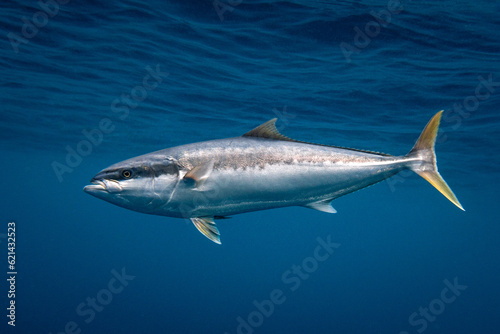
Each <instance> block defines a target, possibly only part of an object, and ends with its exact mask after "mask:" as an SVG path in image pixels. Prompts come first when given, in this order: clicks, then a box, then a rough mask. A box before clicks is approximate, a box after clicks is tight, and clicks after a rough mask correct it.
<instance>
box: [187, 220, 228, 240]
mask: <svg viewBox="0 0 500 334" xmlns="http://www.w3.org/2000/svg"><path fill="white" fill-rule="evenodd" d="M190 219H191V221H192V222H193V224H194V226H196V228H197V229H198V231H200V232H201V233H202V234H203V235H204V236H206V237H207V238H208V239H210V240H212V241H213V242H215V243H216V244H219V245H220V244H221V242H220V233H219V229H218V228H217V225H215V222H214V219H213V218H212V217H196V218H190Z"/></svg>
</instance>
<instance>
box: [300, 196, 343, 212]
mask: <svg viewBox="0 0 500 334" xmlns="http://www.w3.org/2000/svg"><path fill="white" fill-rule="evenodd" d="M331 202H332V200H331V199H325V200H321V201H318V202H312V203H309V204H306V205H304V206H305V207H306V208H309V209H314V210H318V211H322V212H328V213H337V210H335V209H334V208H333V207H332V204H331Z"/></svg>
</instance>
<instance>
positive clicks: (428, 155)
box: [406, 110, 465, 211]
mask: <svg viewBox="0 0 500 334" xmlns="http://www.w3.org/2000/svg"><path fill="white" fill-rule="evenodd" d="M442 114H443V111H442V110H441V111H440V112H438V113H437V114H436V115H434V117H432V119H431V120H430V121H429V123H427V125H426V126H425V129H424V131H422V133H421V134H420V137H419V138H418V140H417V142H416V143H415V146H413V148H412V149H411V151H410V153H408V154H407V155H406V157H407V158H408V159H409V161H410V164H409V168H410V169H411V170H412V171H414V172H415V173H417V174H418V175H420V176H421V177H423V178H424V179H426V180H427V181H428V182H429V183H430V184H432V185H433V186H434V188H436V189H437V190H439V191H440V192H441V194H443V195H444V196H445V197H446V198H447V199H449V200H450V201H451V202H452V203H453V204H455V205H456V206H458V207H459V208H460V209H462V210H464V208H463V207H462V205H461V204H460V202H459V201H458V199H457V197H456V196H455V194H454V193H453V191H452V190H451V189H450V187H449V186H448V184H446V181H445V180H444V179H443V178H442V177H441V175H439V172H438V168H437V163H436V153H435V152H434V144H435V143H436V136H437V133H438V128H439V121H440V120H441V115H442ZM464 211H465V210H464Z"/></svg>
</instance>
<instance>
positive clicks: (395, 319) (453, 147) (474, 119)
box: [0, 0, 500, 334]
mask: <svg viewBox="0 0 500 334" xmlns="http://www.w3.org/2000/svg"><path fill="white" fill-rule="evenodd" d="M227 3H229V2H226V4H227ZM232 3H233V6H232V7H231V9H228V10H227V11H225V12H224V13H223V14H222V18H223V20H221V18H220V17H219V15H218V13H217V10H216V9H215V8H214V5H213V2H212V1H201V0H200V1H149V2H137V1H106V2H105V4H103V3H100V2H97V1H85V2H84V3H83V2H77V1H71V2H69V3H67V4H61V5H59V10H58V12H57V14H55V15H54V16H53V17H50V18H49V19H48V22H43V21H40V22H42V23H46V24H45V25H44V26H43V27H40V28H39V30H38V32H37V33H36V35H34V36H31V38H26V39H25V40H24V42H22V43H21V44H19V45H18V49H17V52H16V50H15V48H13V46H12V44H11V42H10V41H9V37H10V38H11V39H12V38H13V37H12V36H14V35H13V34H15V35H17V36H20V37H22V36H23V24H25V23H23V22H25V21H31V20H33V16H34V15H35V17H36V18H35V19H41V20H43V15H42V16H40V14H37V13H38V12H39V11H40V10H41V9H40V5H39V4H37V2H36V1H16V2H14V1H11V2H8V4H5V3H2V4H1V5H0V7H1V8H0V12H1V13H2V14H1V16H0V26H1V28H2V36H3V38H2V39H1V40H0V45H1V49H0V66H1V68H2V71H1V72H0V99H1V100H0V101H1V103H0V138H1V141H0V149H1V156H2V157H3V158H2V169H1V171H2V177H1V179H2V198H1V203H2V210H1V215H2V216H1V220H0V221H1V222H2V223H1V226H3V227H2V228H1V230H0V242H1V249H2V254H5V255H2V258H4V259H5V258H6V239H5V233H6V230H7V222H8V221H9V220H15V221H16V223H17V269H18V273H19V274H18V276H17V291H16V292H17V293H16V303H17V318H16V320H17V321H16V324H17V325H16V328H15V329H13V328H10V326H7V325H6V321H7V319H6V317H5V315H4V314H3V313H6V311H5V307H7V302H8V300H7V297H6V293H7V285H6V284H5V279H1V280H0V281H1V282H2V284H1V286H0V288H1V289H2V291H0V296H1V298H0V303H1V305H2V309H3V310H4V311H3V313H2V317H1V319H3V320H2V321H1V325H0V326H2V333H3V332H4V329H3V328H7V327H9V328H8V329H6V330H9V332H18V333H35V332H36V333H50V332H52V333H58V332H62V331H64V328H65V326H66V324H67V323H68V322H70V321H74V322H75V323H77V324H78V326H79V327H78V329H79V330H81V332H82V333H152V332H165V333H224V332H228V333H231V334H232V333H236V332H237V326H238V320H237V319H238V317H242V318H244V319H247V318H248V316H249V315H251V313H252V312H254V311H255V310H256V308H255V306H254V305H253V301H254V300H256V301H262V300H264V299H269V296H270V293H271V291H273V290H274V289H280V290H282V291H283V293H284V296H285V298H286V300H285V302H284V303H282V304H281V305H276V306H275V310H274V312H273V314H272V315H270V316H269V317H266V318H265V319H264V321H263V323H262V324H261V325H260V326H258V327H257V328H253V330H254V331H255V333H394V334H399V333H401V332H403V333H404V332H405V331H406V332H408V333H419V332H418V330H423V329H424V328H423V325H418V326H412V325H411V324H410V323H409V320H408V318H409V317H410V316H411V315H412V313H414V312H418V311H419V308H420V307H429V304H430V303H432V302H434V304H433V305H434V306H436V305H438V304H436V303H438V302H436V301H435V300H436V298H440V295H441V291H442V290H443V288H445V283H444V282H443V281H444V280H446V279H448V280H449V281H453V279H454V278H455V277H456V278H457V280H458V282H459V284H461V285H466V286H467V288H466V289H465V291H463V292H462V294H461V295H460V296H458V297H457V298H456V300H455V301H454V302H453V303H451V304H446V306H445V309H444V311H443V312H442V313H440V314H439V315H438V316H437V317H436V318H435V319H433V321H428V322H427V325H428V326H427V328H426V329H425V331H424V332H425V333H483V332H485V333H493V332H496V331H497V330H498V328H499V327H500V321H499V318H498V314H499V312H500V306H499V304H498V300H499V298H500V292H499V291H500V289H499V288H498V277H499V275H500V270H499V260H498V259H499V255H500V246H499V243H498V238H499V235H500V227H499V224H498V223H499V221H498V220H499V219H498V216H499V215H498V203H499V195H498V190H497V189H496V188H497V186H498V184H499V181H500V177H499V167H498V166H499V164H500V154H499V153H500V150H499V148H500V135H499V131H498V128H499V126H500V117H499V114H498V111H499V105H500V85H494V86H492V87H490V90H491V91H490V92H489V93H490V94H489V96H487V97H486V96H485V98H484V99H482V100H480V101H479V100H477V98H475V94H476V92H475V90H476V88H477V87H478V84H479V83H480V79H479V77H482V78H484V79H488V78H490V77H491V80H492V81H493V82H495V83H496V82H500V65H499V64H500V62H499V60H500V44H499V40H500V19H499V16H498V13H499V10H500V5H499V2H495V1H485V0H478V1H473V2H472V1H440V2H439V3H435V2H431V1H402V3H401V4H402V6H403V10H402V11H401V12H399V13H393V14H391V17H390V22H389V23H388V24H384V26H383V27H380V25H378V24H377V23H375V22H376V21H375V18H374V17H373V16H372V15H371V14H370V13H371V12H372V11H375V12H377V13H380V11H382V10H384V9H387V6H388V2H386V1H342V2H333V1H332V2H331V3H335V4H329V2H315V1H242V2H240V3H239V2H235V1H233V2H232ZM52 10H53V12H54V9H53V7H52ZM23 20H24V21H23ZM387 21H388V19H387ZM367 26H368V28H370V27H371V28H373V29H375V30H373V31H374V33H372V36H373V37H371V38H369V40H366V39H365V40H364V41H362V40H357V42H358V43H356V31H357V29H361V30H364V29H365V27H367ZM377 27H378V28H377ZM377 29H380V30H377ZM26 32H27V30H26V29H25V33H26ZM360 42H364V44H360ZM342 43H345V44H342ZM347 44H349V45H351V46H352V47H358V50H359V53H353V54H352V55H351V57H350V62H348V61H347V59H346V57H345V56H344V54H343V52H342V50H341V47H340V46H341V45H344V46H346V45H347ZM147 66H150V67H151V68H156V67H157V66H158V68H159V69H160V70H161V71H162V72H168V73H169V74H168V76H166V77H164V78H163V79H162V82H161V83H160V84H159V85H158V86H157V87H156V88H155V89H153V90H149V91H147V97H145V98H144V100H143V101H140V102H138V103H137V105H136V106H135V107H134V108H128V113H127V114H124V110H126V109H124V108H125V107H124V103H123V102H118V103H117V102H116V99H120V97H121V96H122V94H125V95H126V94H131V92H132V90H133V89H134V87H136V86H138V85H139V86H141V85H142V83H143V79H144V77H145V76H146V75H147V73H148V71H147V70H146V67H147ZM135 92H136V93H137V92H139V90H137V89H136V90H135ZM486 92H488V91H487V90H486V89H485V88H484V87H482V88H481V89H480V93H481V94H485V93H486ZM486 95H487V94H486ZM475 101H479V103H478V104H477V105H476V104H474V102H475ZM464 104H465V107H464ZM120 107H121V109H120ZM459 108H462V109H463V110H464V111H466V112H467V114H465V113H461V112H459ZM465 108H468V109H469V111H467V110H466V109H465ZM442 109H444V110H445V115H444V118H443V121H442V126H441V130H442V133H441V135H440V137H439V140H438V144H437V147H436V150H437V154H438V158H439V166H440V172H441V173H442V175H443V176H444V178H445V179H446V180H447V181H448V183H449V184H450V186H451V187H452V188H453V190H454V191H455V193H456V194H457V196H458V198H459V199H460V201H461V202H462V204H463V205H464V207H465V209H466V210H467V211H466V212H462V211H460V210H459V209H457V208H456V207H454V206H453V205H452V204H451V203H449V202H448V201H447V200H446V199H445V198H444V197H443V196H442V195H440V194H439V193H438V192H437V191H436V190H434V189H433V188H432V187H431V186H430V185H429V184H427V182H425V181H424V180H422V179H420V178H419V177H418V176H415V175H409V174H403V175H402V176H401V177H400V178H397V179H393V180H392V181H389V182H382V183H381V184H378V185H376V186H374V187H370V188H368V189H366V190H363V191H360V192H357V193H354V194H351V195H349V196H346V197H344V198H340V199H338V200H336V201H335V202H334V203H333V205H334V207H335V208H336V209H337V210H338V213H337V214H335V215H329V214H325V213H321V212H317V211H313V210H308V209H304V208H285V209H278V210H270V211H262V212H255V213H249V214H244V215H237V216H234V217H233V218H232V219H230V220H224V221H220V222H219V223H218V225H219V229H220V231H221V233H222V242H223V243H222V245H221V246H217V245H215V244H213V243H211V242H210V241H208V240H207V239H206V238H204V237H203V236H202V235H201V234H200V233H199V232H197V231H196V229H195V228H194V227H193V226H192V225H191V224H190V223H187V222H186V221H184V220H180V219H174V218H166V217H159V216H148V215H143V214H139V213H136V212H132V211H127V210H125V209H122V208H118V207H115V206H113V205H110V204H109V203H106V202H103V201H100V200H97V199H96V198H93V197H91V196H88V195H87V194H85V193H84V192H83V191H82V187H83V186H84V185H86V184H88V181H89V179H90V178H91V177H92V176H93V175H94V174H95V173H97V172H98V171H99V170H101V169H103V168H105V167H107V166H108V165H110V164H112V163H115V162H117V161H121V160H124V159H126V158H129V157H133V156H136V155H139V154H143V153H148V152H151V151H154V150H158V149H162V148H165V147H169V146H174V145H179V144H184V143H189V142H195V141H200V140H208V139H215V138H224V137H230V136H237V135H240V134H243V133H245V132H246V131H248V130H250V129H252V128H253V127H255V126H257V125H258V124H260V123H263V122H265V121H266V120H268V119H271V118H274V117H278V118H280V120H279V122H278V126H279V128H280V130H281V131H282V132H283V133H284V134H285V135H287V136H290V137H292V138H297V139H301V140H306V141H311V142H318V143H324V144H334V145H339V146H347V147H355V148H363V149H369V150H375V151H382V152H386V153H391V154H405V153H406V152H407V151H408V150H409V149H410V148H411V146H412V144H413V143H414V141H415V140H416V138H417V137H418V135H419V133H420V131H421V130H422V129H423V127H424V125H425V124H426V122H427V121H428V120H429V119H430V117H431V116H432V115H433V114H434V113H435V112H437V111H439V110H442ZM106 118H107V119H109V120H110V122H112V126H113V130H112V131H111V132H110V133H107V134H105V135H104V136H103V138H102V142H101V143H99V144H98V145H93V146H92V147H91V149H92V152H91V153H90V154H88V155H87V156H85V157H83V158H82V161H81V162H77V163H75V165H74V166H73V167H72V168H71V172H67V173H64V174H62V175H61V178H60V179H59V178H58V177H57V175H56V173H55V172H54V168H53V166H54V163H55V162H57V163H60V164H66V162H65V159H66V155H67V150H68V148H69V149H70V150H71V149H76V148H77V147H78V145H79V143H82V142H83V141H84V140H85V136H84V134H83V133H82V131H84V130H86V131H90V130H92V129H95V128H97V127H98V126H99V122H101V120H102V119H106ZM80 145H81V144H80ZM328 236H331V239H332V240H333V241H334V242H336V243H339V244H340V247H339V248H338V249H337V250H336V251H335V253H334V254H333V255H332V256H331V257H330V258H328V260H326V261H324V262H321V263H319V265H318V268H317V270H315V271H314V272H312V273H310V276H309V277H308V278H307V279H306V280H302V281H301V285H300V287H299V288H298V289H297V290H296V291H291V290H290V287H291V286H292V285H291V284H287V283H285V282H284V281H283V280H282V275H283V274H284V273H285V272H286V271H287V270H290V269H291V268H292V266H293V265H300V264H301V263H302V262H303V261H304V260H305V259H307V258H308V257H310V256H312V255H313V254H314V249H315V248H316V246H317V245H318V243H317V241H316V239H317V238H318V237H320V238H323V239H326V238H327V237H328ZM2 263H4V265H5V266H4V269H3V271H4V272H5V273H6V272H7V269H6V261H5V260H2ZM122 268H125V270H126V272H127V274H129V275H133V276H135V278H134V279H133V280H132V281H130V283H129V284H128V286H126V287H125V288H124V289H123V291H122V292H121V293H120V294H116V295H114V296H113V299H112V301H111V302H110V303H109V304H108V305H106V306H105V307H104V310H102V312H99V313H96V316H95V319H93V321H91V322H90V323H86V322H85V319H87V318H86V317H82V316H80V315H78V314H77V312H76V308H77V306H78V305H79V304H80V303H82V302H85V301H86V298H87V297H96V295H97V294H99V292H100V291H101V290H102V289H106V288H107V286H108V283H109V281H110V279H111V278H112V277H113V275H112V274H111V271H112V270H113V269H114V270H117V271H121V269H122ZM5 273H4V274H2V275H5ZM419 319H423V317H421V316H418V317H417V318H416V320H419ZM243 332H245V331H243Z"/></svg>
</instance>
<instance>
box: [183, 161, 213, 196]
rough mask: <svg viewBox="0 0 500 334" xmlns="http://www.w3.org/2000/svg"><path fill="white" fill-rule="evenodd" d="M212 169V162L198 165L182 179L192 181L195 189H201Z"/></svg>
mask: <svg viewBox="0 0 500 334" xmlns="http://www.w3.org/2000/svg"><path fill="white" fill-rule="evenodd" d="M213 169H214V161H213V160H210V161H208V162H206V163H203V164H201V165H198V166H196V167H194V168H193V169H191V170H190V171H189V172H187V173H186V175H184V179H188V180H193V181H194V182H195V188H197V189H198V190H200V189H201V186H202V185H203V183H205V181H206V180H207V179H208V178H209V177H210V174H212V171H213Z"/></svg>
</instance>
